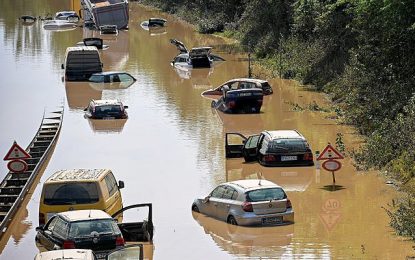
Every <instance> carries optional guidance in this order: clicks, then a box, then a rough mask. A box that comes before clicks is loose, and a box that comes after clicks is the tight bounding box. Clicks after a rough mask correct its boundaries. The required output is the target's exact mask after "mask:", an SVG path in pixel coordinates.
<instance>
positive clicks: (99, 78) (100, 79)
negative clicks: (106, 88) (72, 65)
mask: <svg viewBox="0 0 415 260" xmlns="http://www.w3.org/2000/svg"><path fill="white" fill-rule="evenodd" d="M89 81H92V82H104V76H102V75H92V76H91V77H90V78H89Z"/></svg>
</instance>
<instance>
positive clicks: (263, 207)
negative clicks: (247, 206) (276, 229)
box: [251, 200, 287, 215]
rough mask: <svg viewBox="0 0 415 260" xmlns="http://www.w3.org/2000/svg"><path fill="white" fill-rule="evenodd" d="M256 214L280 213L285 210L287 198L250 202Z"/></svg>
mask: <svg viewBox="0 0 415 260" xmlns="http://www.w3.org/2000/svg"><path fill="white" fill-rule="evenodd" d="M251 203H252V208H253V210H254V213H255V214H257V215H265V214H274V213H281V212H285V211H286V210H287V200H278V201H276V200H272V201H258V202H251Z"/></svg>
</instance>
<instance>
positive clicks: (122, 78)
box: [89, 71, 137, 83]
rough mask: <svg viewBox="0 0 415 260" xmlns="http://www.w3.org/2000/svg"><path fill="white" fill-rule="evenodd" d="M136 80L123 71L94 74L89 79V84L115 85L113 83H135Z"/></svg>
mask: <svg viewBox="0 0 415 260" xmlns="http://www.w3.org/2000/svg"><path fill="white" fill-rule="evenodd" d="M135 81H137V79H136V78H134V77H133V76H131V74H129V73H127V72H123V71H106V72H100V73H94V74H92V75H91V77H90V78H89V82H94V83H115V82H135Z"/></svg>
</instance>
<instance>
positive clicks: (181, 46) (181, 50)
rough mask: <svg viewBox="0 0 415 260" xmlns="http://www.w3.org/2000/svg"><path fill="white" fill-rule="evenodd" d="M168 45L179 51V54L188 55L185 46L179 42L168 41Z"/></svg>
mask: <svg viewBox="0 0 415 260" xmlns="http://www.w3.org/2000/svg"><path fill="white" fill-rule="evenodd" d="M170 43H171V44H173V45H175V46H176V47H177V50H179V51H180V53H188V50H187V48H186V46H185V45H184V43H182V42H181V41H178V40H176V39H170Z"/></svg>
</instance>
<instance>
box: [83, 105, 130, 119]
mask: <svg viewBox="0 0 415 260" xmlns="http://www.w3.org/2000/svg"><path fill="white" fill-rule="evenodd" d="M127 108H128V106H124V105H123V104H122V102H121V101H118V100H91V102H89V105H88V107H87V108H85V109H84V111H85V116H86V117H87V118H91V119H125V118H128V114H127V111H126V110H125V109H127Z"/></svg>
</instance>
